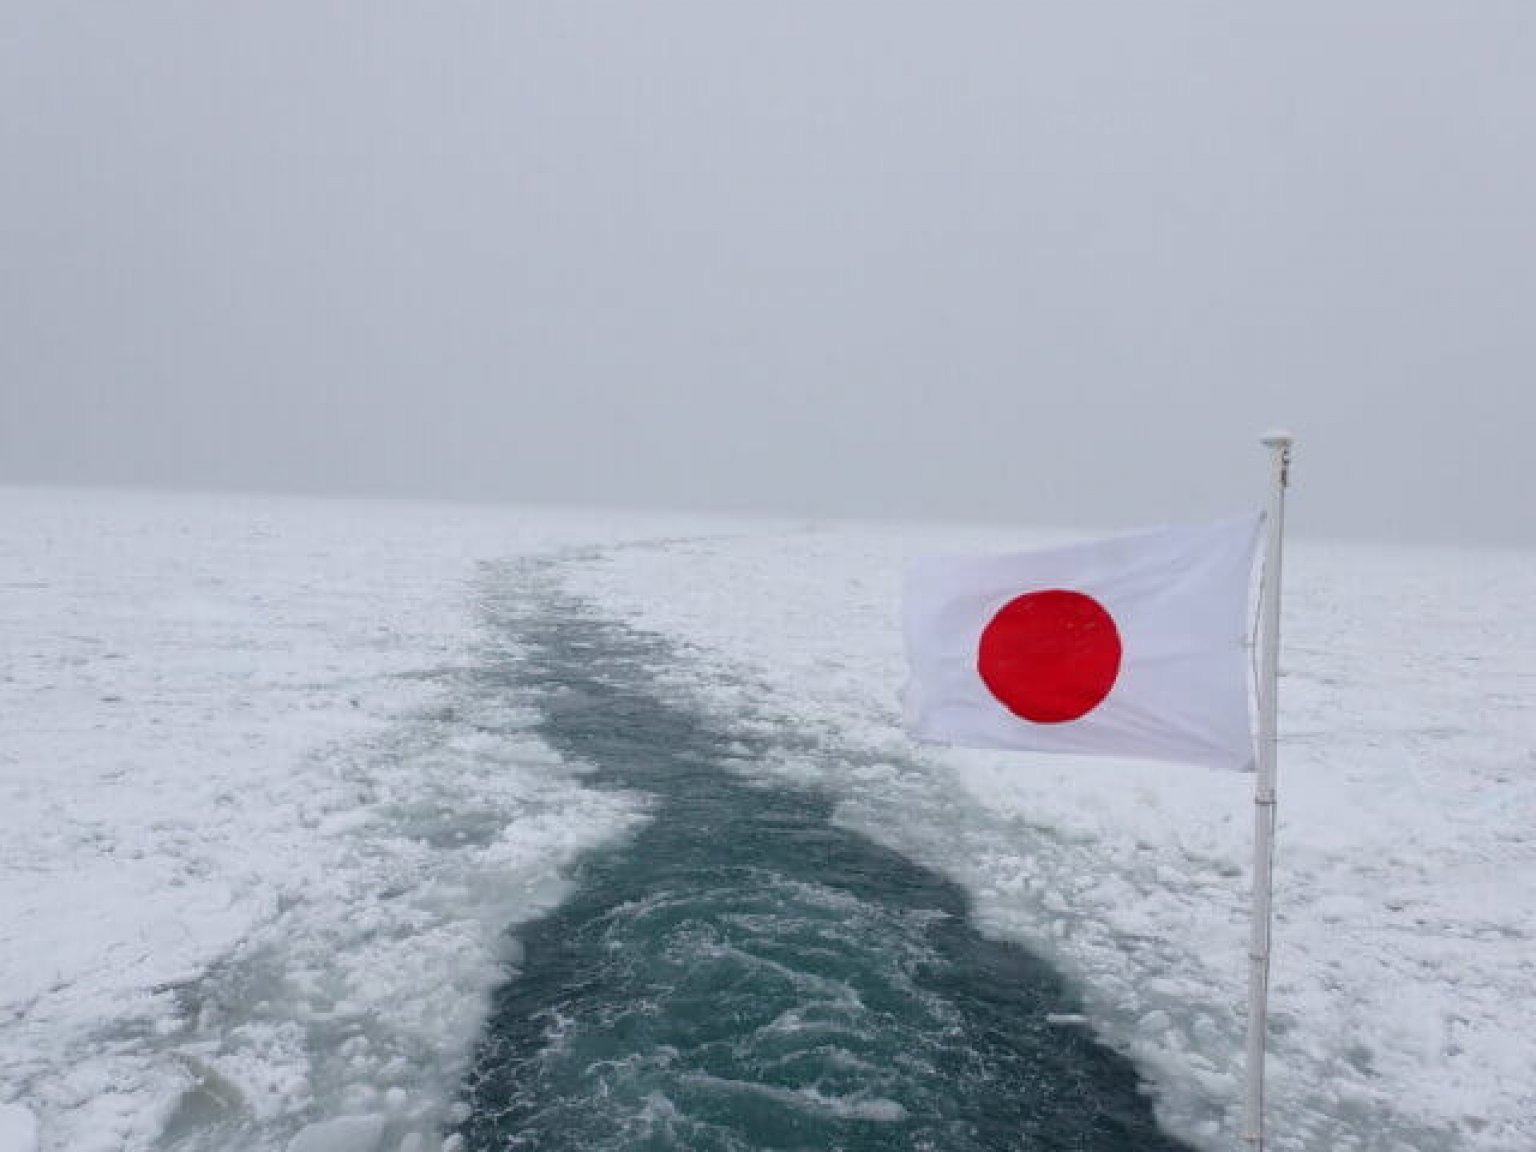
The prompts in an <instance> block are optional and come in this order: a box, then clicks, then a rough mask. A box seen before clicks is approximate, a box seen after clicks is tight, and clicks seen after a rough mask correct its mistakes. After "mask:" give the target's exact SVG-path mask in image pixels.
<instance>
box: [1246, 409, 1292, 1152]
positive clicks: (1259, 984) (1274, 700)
mask: <svg viewBox="0 0 1536 1152" xmlns="http://www.w3.org/2000/svg"><path fill="white" fill-rule="evenodd" d="M1292 443H1293V440H1292V437H1291V435H1290V433H1288V432H1270V433H1268V434H1267V435H1266V436H1265V437H1264V439H1263V444H1264V446H1265V447H1266V448H1268V449H1269V452H1270V474H1271V475H1270V479H1271V484H1270V491H1269V516H1268V527H1269V535H1268V539H1267V541H1266V546H1265V552H1264V577H1263V583H1262V584H1261V590H1262V591H1261V595H1262V607H1261V613H1262V616H1261V623H1260V631H1261V633H1262V642H1263V650H1262V653H1261V664H1260V671H1261V677H1260V680H1259V692H1258V697H1259V746H1258V772H1257V774H1256V776H1255V779H1254V791H1253V805H1254V808H1253V921H1252V924H1251V925H1250V934H1249V945H1248V1060H1247V1071H1248V1085H1247V1098H1246V1101H1245V1105H1246V1106H1245V1109H1244V1129H1243V1133H1244V1134H1243V1139H1244V1140H1245V1142H1246V1143H1247V1144H1248V1146H1249V1148H1250V1149H1251V1150H1252V1152H1264V1042H1265V1036H1266V1032H1267V1027H1266V1025H1267V1021H1268V1012H1269V956H1270V927H1271V923H1272V896H1273V891H1274V857H1275V774H1276V773H1275V769H1276V752H1277V749H1278V741H1279V724H1278V713H1279V707H1278V706H1279V679H1280V548H1281V542H1282V538H1283V535H1284V531H1285V490H1286V487H1287V486H1288V485H1289V483H1290V471H1291V444H1292Z"/></svg>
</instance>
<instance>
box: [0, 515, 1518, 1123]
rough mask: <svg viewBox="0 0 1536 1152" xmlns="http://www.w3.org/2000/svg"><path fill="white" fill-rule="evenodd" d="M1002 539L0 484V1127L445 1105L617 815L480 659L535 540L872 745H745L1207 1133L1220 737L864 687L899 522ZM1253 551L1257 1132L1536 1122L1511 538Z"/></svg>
mask: <svg viewBox="0 0 1536 1152" xmlns="http://www.w3.org/2000/svg"><path fill="white" fill-rule="evenodd" d="M1030 542H1031V541H1030V539H1029V537H1028V536H1026V535H1024V534H1021V533H1012V532H1010V533H1003V532H1000V531H984V530H963V531H962V530H958V529H952V530H945V529H938V528H932V527H926V528H925V527H917V526H912V527H907V528H895V527H891V528H875V527H856V526H840V527H837V528H836V529H830V528H829V529H825V530H820V531H791V530H787V529H784V528H782V527H781V528H774V527H772V526H768V525H761V524H735V525H729V526H727V525H723V524H721V523H720V522H704V521H687V522H685V521H680V520H669V521H664V520H662V519H660V518H650V519H641V518H638V517H633V516H628V517H618V516H606V517H605V516H596V515H577V514H574V513H554V512H548V513H527V512H518V511H512V510H497V509H474V508H451V507H438V506H426V505H420V506H415V505H404V504H395V505H391V504H382V503H380V504H374V503H364V502H358V503H342V502H310V501H297V500H277V499H256V498H235V497H212V496H210V497H173V496H164V495H147V494H141V495H133V494H113V493H107V492H28V491H9V490H3V489H0V1152H33V1149H34V1147H35V1148H37V1149H40V1150H42V1152H64V1150H68V1152H95V1150H107V1149H163V1150H167V1152H169V1150H173V1149H176V1150H186V1152H190V1150H192V1149H203V1148H208V1149H212V1148H217V1149H220V1150H224V1149H230V1150H235V1149H251V1150H256V1149H261V1150H263V1152H265V1150H268V1149H270V1150H273V1152H283V1150H288V1152H312V1150H314V1149H326V1150H328V1152H337V1150H338V1149H342V1148H357V1149H364V1150H366V1152H383V1150H388V1152H395V1150H397V1149H413V1148H416V1149H425V1148H427V1147H435V1146H436V1144H437V1140H438V1138H439V1137H440V1135H441V1131H442V1129H443V1127H444V1119H445V1110H447V1109H448V1108H449V1107H450V1101H451V1099H452V1096H453V1092H454V1090H455V1087H456V1085H457V1082H458V1078H459V1076H460V1075H461V1073H462V1072H463V1070H464V1068H465V1066H466V1064H467V1062H468V1059H469V1056H470V1050H471V1046H472V1044H473V1041H474V1037H475V1034H476V1029H477V1028H478V1026H479V1024H480V1022H481V1018H482V1014H483V1012H484V1010H485V1005H486V997H487V993H488V990H489V989H490V987H491V986H492V984H493V983H494V982H495V981H496V980H498V979H499V978H500V977H501V975H502V974H503V972H504V967H503V966H504V965H505V964H507V963H515V961H516V955H515V943H513V941H512V940H510V939H509V938H508V937H507V936H506V935H505V934H504V931H503V930H504V929H505V928H506V927H507V926H509V925H515V924H516V923H518V922H520V921H523V920H526V919H528V918H530V917H532V916H535V915H537V914H538V913H539V912H540V911H541V910H543V909H546V908H548V907H550V906H551V904H552V903H553V902H555V901H557V900H559V899H560V897H561V895H562V893H563V892H564V891H565V888H564V880H563V873H564V869H565V867H566V866H567V865H568V863H569V862H570V861H571V859H572V858H573V857H574V856H575V855H576V854H577V853H578V852H580V851H581V850H582V849H583V848H584V847H587V846H589V845H593V844H596V843H599V842H603V841H606V840H609V839H611V838H613V837H615V836H620V835H623V834H624V833H625V831H626V830H627V829H630V828H633V827H634V826H635V823H636V821H638V820H643V819H644V818H645V802H644V800H643V798H640V797H627V796H624V795H621V794H615V793H612V792H603V791H598V790H595V789H590V788H585V787H583V785H582V766H581V765H577V764H565V763H562V762H561V760H560V759H559V757H557V756H556V755H555V754H554V753H552V752H551V751H550V750H549V749H548V748H547V747H545V746H544V745H542V744H541V743H540V742H539V741H538V740H536V739H535V738H534V737H533V735H532V733H531V728H532V718H531V717H530V716H529V715H526V714H524V712H523V707H524V706H523V705H521V704H520V703H519V701H517V700H515V699H507V698H506V696H505V693H504V690H500V689H497V690H493V685H492V684H491V683H490V682H489V681H487V680H485V679H484V678H483V677H482V676H481V674H480V670H481V669H483V668H484V667H485V666H486V664H487V662H488V661H489V660H493V659H494V657H495V656H496V652H495V650H494V649H495V645H496V644H498V643H502V642H505V641H504V639H503V638H500V637H498V636H497V635H495V634H494V632H487V631H486V630H484V629H483V628H482V626H481V613H480V612H479V609H478V602H479V600H480V599H481V598H482V597H484V596H487V595H494V588H493V587H492V586H491V583H490V582H492V581H494V579H496V578H498V577H497V573H504V572H506V571H509V570H511V569H509V568H508V567H507V566H504V565H493V566H491V567H485V566H483V565H481V563H480V562H481V561H483V560H499V559H502V558H507V557H516V556H523V555H530V554H550V553H559V554H560V555H561V557H562V559H561V560H560V562H559V563H558V564H557V565H556V568H555V571H557V572H563V573H564V574H565V578H566V580H567V581H568V583H569V585H570V587H571V589H572V590H573V591H575V592H578V593H580V594H584V595H587V596H589V597H592V598H593V599H595V600H596V601H597V602H598V603H599V604H601V605H602V606H603V607H604V608H605V610H607V611H609V612H611V613H613V614H614V615H615V616H617V617H620V618H622V619H624V620H627V621H629V622H631V623H635V624H638V625H641V626H644V627H647V628H651V629H655V630H657V631H660V632H662V633H665V634H666V635H667V636H668V637H669V638H670V639H671V640H672V641H673V643H674V644H680V645H683V646H684V647H685V649H686V650H687V651H688V652H689V653H690V654H691V655H692V657H693V658H694V661H695V662H694V663H691V664H690V663H686V662H685V663H684V664H683V666H682V668H681V669H680V670H679V671H677V672H675V673H674V675H675V682H673V683H671V684H670V685H666V686H664V687H668V688H669V689H670V690H673V691H676V692H677V693H679V694H680V695H686V696H687V697H688V698H689V699H690V700H691V701H698V700H704V701H707V702H709V703H710V704H711V706H712V707H715V708H718V709H719V710H720V712H721V714H722V715H723V716H727V717H731V718H733V720H736V721H740V722H742V723H747V722H750V723H762V724H777V725H782V724H792V725H795V726H797V727H798V728H800V729H802V730H803V732H804V734H805V735H806V737H807V738H809V739H812V740H815V739H818V738H824V739H825V742H826V744H827V746H828V747H835V748H850V747H857V748H859V749H861V750H862V753H874V755H868V754H861V755H859V756H858V757H856V758H854V762H853V763H851V764H850V765H849V767H848V768H847V769H846V770H841V769H836V768H831V769H829V768H827V767H826V766H825V765H826V763H827V762H828V760H829V758H828V757H817V758H816V760H815V761H814V763H813V762H811V761H807V762H805V763H796V762H792V761H789V760H786V761H785V762H784V763H782V764H778V765H775V766H774V770H776V771H780V772H783V773H785V774H788V775H791V776H796V775H804V774H806V773H815V774H816V778H817V781H818V783H820V784H821V785H823V786H824V787H826V788H828V789H830V790H832V791H833V792H834V793H835V794H836V795H838V796H840V797H841V798H842V802H841V810H840V811H841V819H842V820H844V821H845V822H846V823H847V824H848V825H849V826H851V827H854V828H856V829H858V830H861V831H864V832H866V833H868V834H869V835H871V836H874V837H876V838H878V839H880V840H882V841H883V842H885V843H887V844H889V845H892V846H895V847H898V848H899V849H901V850H903V851H904V852H907V853H909V854H911V855H912V856H913V857H914V858H916V859H918V860H919V861H920V862H922V863H924V864H928V865H930V866H933V867H936V868H938V869H940V870H942V871H944V872H946V873H947V874H949V875H950V876H951V877H953V878H954V879H956V880H957V881H958V882H960V883H961V884H962V885H964V886H965V887H966V889H967V890H968V891H969V892H970V893H971V894H972V896H973V898H974V900H975V902H976V911H977V916H978V918H979V919H980V921H981V922H982V924H983V925H984V926H985V928H986V929H987V930H988V931H991V932H995V933H997V934H998V935H1000V936H1006V937H1008V938H1011V939H1016V940H1020V941H1023V942H1025V943H1027V944H1028V945H1030V946H1031V947H1033V948H1035V949H1036V950H1038V951H1040V952H1042V953H1043V954H1045V955H1046V956H1047V957H1048V958H1050V959H1051V960H1052V961H1053V962H1054V963H1055V964H1056V965H1057V966H1058V967H1059V968H1060V969H1061V970H1063V971H1064V972H1065V973H1067V974H1068V975H1069V976H1070V977H1071V978H1072V979H1073V980H1074V981H1075V982H1076V983H1077V984H1078V985H1079V987H1080V988H1081V989H1082V991H1083V994H1084V997H1085V998H1086V1002H1087V1004H1088V1020H1087V1023H1088V1024H1089V1025H1091V1026H1092V1027H1094V1028H1095V1029H1096V1030H1097V1031H1098V1032H1099V1033H1100V1034H1101V1035H1102V1036H1104V1037H1105V1038H1106V1039H1108V1040H1109V1041H1110V1042H1112V1043H1114V1044H1116V1045H1117V1046H1119V1047H1121V1048H1122V1049H1124V1050H1125V1051H1127V1052H1128V1053H1130V1054H1131V1055H1132V1056H1133V1058H1134V1059H1135V1060H1136V1061H1137V1062H1138V1063H1139V1065H1140V1066H1141V1068H1142V1069H1143V1071H1144V1072H1145V1074H1146V1075H1148V1076H1149V1077H1151V1078H1152V1079H1153V1081H1154V1082H1155V1088H1154V1091H1155V1094H1156V1099H1157V1102H1158V1107H1159V1111H1160V1114H1161V1115H1162V1117H1163V1118H1164V1120H1165V1122H1166V1123H1167V1124H1168V1125H1169V1126H1170V1127H1171V1128H1172V1129H1173V1130H1174V1131H1175V1132H1177V1133H1180V1134H1182V1135H1185V1136H1187V1137H1190V1138H1191V1139H1192V1140H1193V1141H1194V1142H1195V1143H1197V1144H1198V1145H1200V1146H1202V1147H1208V1148H1211V1149H1212V1150H1213V1152H1214V1150H1215V1149H1218V1148H1227V1147H1230V1146H1232V1144H1233V1139H1232V1138H1233V1135H1234V1133H1235V1131H1236V1115H1237V1110H1238V1101H1239V1096H1240V1084H1239V1080H1238V1077H1237V1075H1236V1073H1235V1071H1234V1070H1235V1069H1236V1068H1237V1065H1238V1057H1239V1054H1240V1051H1241V1042H1242V1024H1243V1020H1242V999H1243V994H1244V979H1245V973H1246V956H1245V953H1246V901H1247V881H1246V875H1247V869H1248V854H1249V851H1250V834H1251V819H1252V817H1251V778H1249V777H1245V776H1241V775H1236V774H1223V773H1218V772H1208V771H1204V770H1197V769H1188V768H1176V767H1170V766H1164V765H1155V764H1141V763H1135V762H1119V763H1107V762H1096V761H1091V760H1083V759H1048V758H1041V757H1024V756H1017V755H1006V754H996V753H975V752H961V751H954V750H935V749H921V750H914V748H913V747H912V745H911V744H910V743H909V742H908V741H907V740H906V738H905V737H904V736H903V735H902V733H901V731H900V728H899V720H898V714H897V709H896V705H895V692H896V688H897V686H898V685H899V684H900V681H901V679H902V676H903V670H902V664H901V654H900V648H899V635H898V631H897V627H896V603H897V596H898V592H899V580H900V572H901V566H902V563H903V561H904V560H905V558H906V557H908V556H909V555H912V554H916V553H918V552H922V551H929V550H933V549H938V548H954V547H962V548H977V549H983V548H1018V547H1020V546H1024V545H1027V544H1029V543H1030ZM572 548H575V549H577V550H576V551H567V549H572ZM1287 581H1288V600H1287V605H1286V648H1285V655H1284V666H1285V671H1286V676H1285V679H1284V681H1283V685H1282V695H1283V699H1282V708H1283V717H1282V728H1283V735H1284V745H1283V750H1282V761H1281V781H1280V783H1281V807H1280V846H1279V852H1278V873H1277V876H1278V881H1277V882H1278V887H1277V913H1278V922H1277V926H1276V956H1275V962H1274V996H1273V1003H1274V1009H1275V1020H1274V1024H1275V1028H1274V1036H1273V1041H1272V1046H1271V1052H1272V1055H1271V1061H1272V1074H1273V1075H1272V1085H1271V1109H1270V1114H1271V1122H1272V1130H1273V1136H1274V1145H1275V1147H1277V1148H1280V1149H1302V1148H1305V1149H1309V1150H1318V1152H1321V1150H1325V1149H1326V1150H1330V1152H1331V1150H1333V1149H1372V1150H1374V1149H1381V1150H1386V1149H1401V1148H1414V1149H1431V1148H1436V1149H1438V1148H1447V1149H1466V1150H1467V1152H1529V1150H1530V1149H1532V1148H1536V996H1533V995H1532V992H1533V988H1536V969H1533V968H1532V961H1531V959H1530V956H1531V946H1532V945H1531V937H1532V935H1533V932H1536V847H1533V844H1536V832H1533V831H1532V829H1533V828H1536V752H1533V749H1536V707H1533V706H1532V704H1531V703H1530V702H1531V700H1533V699H1536V656H1533V655H1532V653H1533V652H1536V616H1533V615H1532V614H1531V613H1530V612H1529V608H1528V606H1529V604H1531V603H1532V602H1533V600H1536V558H1533V557H1531V556H1530V555H1526V554H1519V553H1499V552H1480V553H1474V552H1465V553H1452V552H1432V551H1407V550H1387V549H1376V550H1371V549H1361V548H1343V547H1339V548H1331V547H1326V546H1322V545H1310V546H1308V545H1301V546H1297V547H1295V548H1293V549H1292V551H1291V554H1290V557H1289V565H1288V572H1287ZM748 701H750V703H751V705H752V706H751V707H750V708H743V707H739V705H741V704H742V703H744V702H748ZM744 717H755V718H757V719H754V720H751V721H747V720H744V719H742V718H744ZM887 756H888V759H886V757H887ZM831 759H832V762H834V763H835V762H836V761H835V758H831ZM882 765H884V766H883V767H882ZM1068 1026H1070V1025H1068ZM450 1119H451V1118H450Z"/></svg>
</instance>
